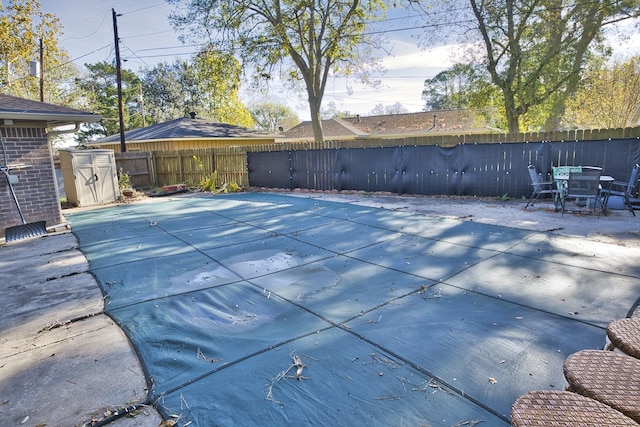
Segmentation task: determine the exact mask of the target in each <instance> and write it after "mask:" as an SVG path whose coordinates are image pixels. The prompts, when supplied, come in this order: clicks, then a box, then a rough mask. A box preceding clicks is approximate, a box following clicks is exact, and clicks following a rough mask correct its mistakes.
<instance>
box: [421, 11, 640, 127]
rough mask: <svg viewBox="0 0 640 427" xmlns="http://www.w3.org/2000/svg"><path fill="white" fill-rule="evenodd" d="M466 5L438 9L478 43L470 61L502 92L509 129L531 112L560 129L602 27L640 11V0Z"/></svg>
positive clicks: (598, 44) (546, 124) (463, 37)
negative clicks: (481, 68)
mask: <svg viewBox="0 0 640 427" xmlns="http://www.w3.org/2000/svg"><path fill="white" fill-rule="evenodd" d="M464 3H467V1H466V0H465V1H464V2H461V1H456V0H453V1H446V0H444V1H439V2H437V3H436V2H433V3H432V6H434V7H440V11H444V10H445V9H448V11H449V12H450V15H451V17H452V18H450V19H453V21H455V22H456V24H457V27H459V28H460V29H462V33H460V34H461V37H460V40H458V41H461V42H463V43H465V44H466V45H467V46H469V45H471V46H475V51H473V54H472V55H471V56H472V57H474V58H476V60H477V61H478V62H477V63H479V64H482V65H483V67H484V68H485V69H486V72H487V74H488V76H489V78H490V80H491V82H492V83H493V84H494V85H495V86H496V87H497V88H498V89H499V90H500V92H501V104H502V109H503V110H504V114H505V118H506V122H507V128H508V129H509V131H511V132H518V131H519V130H520V126H521V125H522V124H523V123H525V119H527V114H530V115H531V116H532V117H535V121H536V122H542V123H543V125H542V126H541V127H543V128H545V129H546V130H552V129H556V128H558V127H559V125H560V118H561V117H562V115H563V113H564V108H565V107H564V106H565V102H566V100H567V99H569V98H570V97H571V96H572V95H573V94H574V93H575V91H576V88H577V87H578V84H579V82H580V79H581V77H582V73H583V68H584V65H585V63H586V62H587V61H588V60H589V58H590V56H591V55H592V53H593V52H595V51H597V50H598V49H600V48H602V47H603V45H602V43H601V42H602V40H603V31H604V29H605V28H607V27H609V26H612V25H613V24H615V23H617V22H620V21H621V20H625V19H628V18H631V17H637V16H638V13H639V12H640V3H639V2H638V1H637V0H605V1H572V0H522V1H512V0H468V3H467V4H468V5H469V7H459V6H461V5H463V4H464ZM454 6H455V7H454ZM425 16H428V17H429V16H431V17H434V18H436V19H442V15H438V14H434V13H432V12H430V14H425ZM454 31H455V30H454ZM452 32H453V31H438V32H437V33H438V34H449V33H452ZM434 33H436V32H434ZM434 37H435V36H434ZM474 43H475V44H474ZM527 121H528V122H529V124H532V123H531V121H530V120H528V119H527Z"/></svg>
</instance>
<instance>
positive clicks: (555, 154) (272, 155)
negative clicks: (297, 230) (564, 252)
mask: <svg viewBox="0 0 640 427" xmlns="http://www.w3.org/2000/svg"><path fill="white" fill-rule="evenodd" d="M639 129H640V128H633V129H632V132H631V133H632V134H633V133H635V134H636V135H633V136H632V137H630V136H620V137H616V138H607V139H600V140H561V141H553V140H542V141H538V142H528V141H520V142H493V143H490V142H484V141H480V142H478V143H474V142H472V141H469V142H466V143H459V142H458V143H457V144H453V145H446V146H442V145H439V144H436V145H434V144H430V145H427V144H420V143H416V144H415V145H409V144H407V141H408V140H407V139H404V140H403V139H390V140H375V141H374V140H366V141H357V140H355V141H354V140H352V141H328V142H327V143H326V144H324V145H322V146H318V145H317V144H315V143H281V144H270V145H264V146H246V147H223V148H208V149H192V150H180V151H157V152H148V153H135V152H134V153H125V154H124V155H123V154H120V153H116V160H117V163H118V168H119V169H122V171H123V172H126V173H129V175H130V177H131V181H132V183H133V185H134V186H136V187H147V186H162V185H171V184H180V183H184V184H188V185H190V186H197V185H198V184H200V183H201V182H202V181H204V180H205V179H206V178H208V177H209V176H210V175H211V174H212V173H213V172H214V171H216V172H217V184H218V186H221V185H222V184H224V183H231V182H234V183H236V184H238V185H240V186H242V187H249V186H252V187H267V188H285V189H295V188H302V189H309V190H354V191H370V192H379V191H383V192H392V193H398V194H425V195H476V196H497V197H501V196H508V197H522V196H528V195H530V193H531V184H530V179H529V174H528V171H527V166H528V165H529V164H533V165H535V166H536V168H537V169H538V171H540V172H541V173H542V174H543V176H544V177H545V178H549V177H550V176H549V174H550V172H551V166H560V165H589V166H600V167H602V168H603V169H604V173H605V174H607V175H612V176H614V177H615V178H616V179H617V180H621V181H624V180H628V179H629V174H630V172H631V169H632V167H633V165H634V164H635V163H638V162H640V137H639V136H638V135H637V134H638V131H639ZM595 136H602V135H599V134H597V133H595V132H594V133H593V135H590V137H595ZM465 138H466V139H467V140H470V139H471V137H470V136H466V137H465ZM411 141H413V142H418V141H417V140H415V139H411ZM359 142H360V144H359ZM420 142H423V141H420ZM145 168H146V169H145Z"/></svg>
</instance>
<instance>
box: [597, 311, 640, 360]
mask: <svg viewBox="0 0 640 427" xmlns="http://www.w3.org/2000/svg"><path fill="white" fill-rule="evenodd" d="M605 350H618V351H620V352H622V353H624V354H627V355H629V356H631V357H635V358H636V359H640V318H638V317H628V318H624V319H619V320H615V321H613V322H611V323H609V326H607V345H606V347H605Z"/></svg>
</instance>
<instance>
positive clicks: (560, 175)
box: [551, 166, 615, 208]
mask: <svg viewBox="0 0 640 427" xmlns="http://www.w3.org/2000/svg"><path fill="white" fill-rule="evenodd" d="M585 169H591V170H602V168H601V167H598V166H554V167H552V168H551V171H552V175H553V180H554V181H555V182H556V187H557V188H558V190H559V195H558V196H557V197H564V196H563V192H564V191H565V190H566V188H567V183H568V181H569V174H571V173H576V172H577V173H582V171H583V170H585ZM613 181H615V178H614V177H612V176H610V175H600V183H601V185H600V186H601V187H602V186H603V185H605V186H607V188H609V187H610V186H611V183H612V182H613ZM589 202H590V200H586V203H585V205H586V206H587V207H589ZM606 202H607V201H606V200H604V201H603V206H604V207H605V208H606V206H607V203H606Z"/></svg>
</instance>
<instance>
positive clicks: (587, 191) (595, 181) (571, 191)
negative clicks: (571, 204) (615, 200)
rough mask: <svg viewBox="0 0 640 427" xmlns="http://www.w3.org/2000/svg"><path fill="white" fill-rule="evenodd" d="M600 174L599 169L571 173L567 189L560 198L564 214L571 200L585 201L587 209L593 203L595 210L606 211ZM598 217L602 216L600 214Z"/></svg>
mask: <svg viewBox="0 0 640 427" xmlns="http://www.w3.org/2000/svg"><path fill="white" fill-rule="evenodd" d="M600 173H601V171H599V170H598V169H583V170H582V172H569V180H568V181H567V188H566V189H565V190H564V194H563V196H562V197H561V198H560V204H561V208H562V214H563V215H564V213H565V211H566V203H567V200H569V199H574V200H576V201H577V200H585V203H586V205H587V207H588V206H589V204H590V203H593V210H594V212H595V210H596V209H598V208H600V212H602V210H603V209H604V204H603V203H602V197H601V195H600ZM598 216H600V214H599V213H598Z"/></svg>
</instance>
